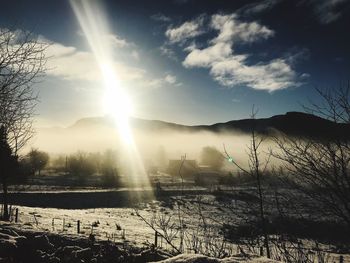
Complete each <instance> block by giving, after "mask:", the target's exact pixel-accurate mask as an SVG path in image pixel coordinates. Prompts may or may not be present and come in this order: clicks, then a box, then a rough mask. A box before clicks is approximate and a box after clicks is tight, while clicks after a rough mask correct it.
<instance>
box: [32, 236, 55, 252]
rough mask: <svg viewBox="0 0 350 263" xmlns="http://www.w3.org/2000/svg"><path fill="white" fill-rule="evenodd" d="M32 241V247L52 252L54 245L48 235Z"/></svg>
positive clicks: (36, 237) (35, 237) (37, 237)
mask: <svg viewBox="0 0 350 263" xmlns="http://www.w3.org/2000/svg"><path fill="white" fill-rule="evenodd" d="M32 241H33V244H32V246H33V247H36V248H41V249H44V250H51V249H52V248H53V247H54V245H53V244H52V243H51V242H50V240H49V238H48V237H47V236H46V235H37V236H34V239H33V240H32Z"/></svg>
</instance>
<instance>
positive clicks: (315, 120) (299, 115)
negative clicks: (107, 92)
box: [67, 111, 350, 138]
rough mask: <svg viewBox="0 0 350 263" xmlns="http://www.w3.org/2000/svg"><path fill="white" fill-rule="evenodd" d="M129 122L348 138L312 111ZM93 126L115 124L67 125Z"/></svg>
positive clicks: (102, 120)
mask: <svg viewBox="0 0 350 263" xmlns="http://www.w3.org/2000/svg"><path fill="white" fill-rule="evenodd" d="M130 126H131V127H132V128H136V129H141V130H147V131H164V130H167V131H168V130H172V131H178V132H180V131H183V132H198V131H209V132H214V133H218V132H241V133H250V132H251V130H252V128H253V127H254V129H255V130H256V131H257V132H259V133H262V134H270V133H271V132H272V131H274V130H275V131H279V132H282V133H285V134H287V135H293V136H301V137H317V138H330V137H332V138H333V137H339V136H341V137H344V136H345V137H349V138H350V124H344V123H335V122H332V121H330V120H327V119H324V118H321V117H319V116H316V115H313V114H309V113H303V112H296V111H293V112H287V113H286V114H280V115H274V116H272V117H268V118H257V119H254V120H253V119H240V120H231V121H227V122H219V123H214V124H211V125H183V124H178V123H171V122H166V121H161V120H145V119H140V118H130ZM97 127H115V124H114V122H113V119H112V118H110V117H91V118H83V119H80V120H78V121H76V122H75V123H74V124H73V125H71V126H69V127H68V128H67V129H70V130H72V129H73V130H74V129H93V128H97Z"/></svg>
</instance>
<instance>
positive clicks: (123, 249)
mask: <svg viewBox="0 0 350 263" xmlns="http://www.w3.org/2000/svg"><path fill="white" fill-rule="evenodd" d="M19 227H20V226H19V225H17V227H16V226H13V225H11V224H9V223H5V222H1V221H0V262H1V263H2V262H14V263H15V262H38V263H60V262H70V263H82V262H94V263H99V262H101V263H107V262H130V263H133V262H135V263H141V262H159V261H161V262H193V263H195V262H198V263H199V262H200V263H211V262H213V263H214V262H218V263H219V262H222V263H224V262H226V263H230V262H276V261H272V260H266V259H259V261H255V260H254V261H253V260H251V259H243V258H239V257H234V258H227V259H223V260H219V259H215V258H209V257H205V256H203V255H198V254H197V255H193V254H187V255H186V254H183V255H179V256H176V257H173V258H172V257H171V255H169V254H168V253H166V252H164V251H162V250H160V249H157V248H154V247H135V246H125V245H124V244H123V245H121V244H117V243H115V242H111V241H97V240H95V239H94V238H93V236H90V237H89V238H86V237H79V236H72V235H64V234H60V235H58V234H53V233H45V232H38V231H35V230H34V229H32V230H31V231H30V230H28V229H27V230H23V229H20V228H19Z"/></svg>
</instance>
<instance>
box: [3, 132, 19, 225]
mask: <svg viewBox="0 0 350 263" xmlns="http://www.w3.org/2000/svg"><path fill="white" fill-rule="evenodd" d="M0 167H1V170H0V179H1V184H2V188H3V206H4V207H3V211H4V212H3V215H2V216H3V219H4V220H8V219H9V211H8V198H7V187H8V183H9V177H10V176H11V175H13V174H14V173H15V172H16V170H17V169H16V168H17V167H18V162H17V156H15V155H13V154H12V150H11V147H10V145H9V144H8V142H7V136H6V132H5V129H4V128H3V127H2V126H1V127H0Z"/></svg>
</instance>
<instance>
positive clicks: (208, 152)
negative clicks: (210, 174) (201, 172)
mask: <svg viewBox="0 0 350 263" xmlns="http://www.w3.org/2000/svg"><path fill="white" fill-rule="evenodd" d="M224 160H225V158H224V157H223V156H222V153H221V152H220V151H219V150H218V149H216V148H215V147H211V146H206V147H203V149H202V152H201V163H202V164H204V165H209V166H210V167H211V168H213V169H215V170H220V169H221V168H222V166H223V165H224Z"/></svg>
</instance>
